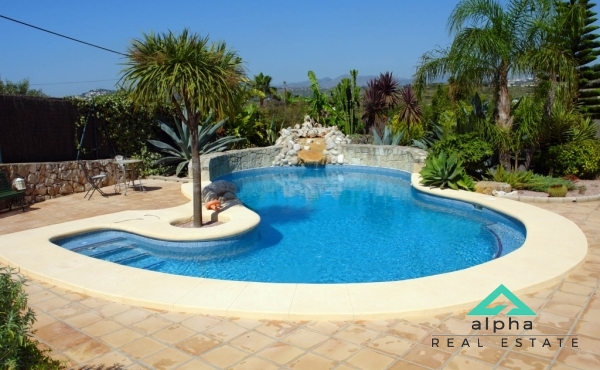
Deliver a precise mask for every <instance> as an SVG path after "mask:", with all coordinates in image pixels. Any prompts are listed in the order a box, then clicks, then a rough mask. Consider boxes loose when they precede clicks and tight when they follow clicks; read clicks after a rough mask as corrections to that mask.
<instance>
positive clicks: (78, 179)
mask: <svg viewBox="0 0 600 370" xmlns="http://www.w3.org/2000/svg"><path fill="white" fill-rule="evenodd" d="M85 162H86V163H87V167H88V169H91V171H90V175H98V174H100V173H105V174H106V175H107V176H106V178H105V179H104V180H103V182H102V186H109V185H113V184H114V183H115V178H114V175H113V166H112V164H111V163H112V160H110V159H105V160H96V161H85ZM0 171H3V172H4V173H6V175H7V176H8V179H9V180H10V182H11V183H12V181H13V180H14V179H15V178H17V177H20V178H23V179H25V184H26V186H27V187H26V189H25V201H26V202H27V203H30V204H32V203H38V202H43V201H44V200H47V199H51V198H56V197H60V196H64V195H69V194H73V193H81V192H83V191H88V190H89V188H90V185H89V184H88V182H87V179H86V178H85V175H84V173H83V171H82V170H81V169H80V168H79V165H78V162H76V161H72V162H54V163H15V164H0ZM3 206H4V204H2V201H0V209H1V208H2V207H3Z"/></svg>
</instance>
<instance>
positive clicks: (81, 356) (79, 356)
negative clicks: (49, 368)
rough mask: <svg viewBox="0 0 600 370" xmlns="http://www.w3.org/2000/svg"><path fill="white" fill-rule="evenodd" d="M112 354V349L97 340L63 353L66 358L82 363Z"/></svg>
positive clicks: (86, 342)
mask: <svg viewBox="0 0 600 370" xmlns="http://www.w3.org/2000/svg"><path fill="white" fill-rule="evenodd" d="M108 352H110V348H109V347H107V346H106V345H104V344H103V343H100V342H99V341H96V340H88V341H85V342H84V343H83V344H81V345H80V346H77V347H72V348H69V349H67V350H66V351H64V352H63V354H65V355H66V356H68V357H70V358H72V359H73V360H75V361H77V362H79V363H82V362H86V361H89V360H91V359H93V358H94V357H98V356H100V355H104V354H106V353H108Z"/></svg>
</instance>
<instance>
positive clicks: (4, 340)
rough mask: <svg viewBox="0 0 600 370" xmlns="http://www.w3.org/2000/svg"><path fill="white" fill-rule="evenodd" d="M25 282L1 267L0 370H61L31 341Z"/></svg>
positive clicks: (30, 323) (58, 365)
mask: <svg viewBox="0 0 600 370" xmlns="http://www.w3.org/2000/svg"><path fill="white" fill-rule="evenodd" d="M25 282H26V280H25V279H23V278H22V277H19V276H16V275H15V274H14V270H13V269H8V268H6V267H0V369H10V370H13V369H14V370H20V369H23V370H25V369H62V368H63V366H62V365H61V363H60V362H59V361H56V360H53V359H51V358H50V357H48V356H47V351H42V350H40V349H38V348H37V345H38V342H37V341H35V340H33V339H32V338H31V335H32V329H31V326H32V325H33V323H34V322H35V313H34V312H33V310H32V309H31V308H29V307H27V293H25V291H24V290H23V285H24V284H25Z"/></svg>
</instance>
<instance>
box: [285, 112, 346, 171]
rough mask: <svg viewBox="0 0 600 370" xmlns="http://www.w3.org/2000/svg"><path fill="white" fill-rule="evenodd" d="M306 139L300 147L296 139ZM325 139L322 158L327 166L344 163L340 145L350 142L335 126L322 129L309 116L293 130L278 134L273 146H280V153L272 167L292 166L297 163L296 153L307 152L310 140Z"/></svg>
mask: <svg viewBox="0 0 600 370" xmlns="http://www.w3.org/2000/svg"><path fill="white" fill-rule="evenodd" d="M300 138H307V139H308V140H306V144H305V145H301V144H300V143H298V139H300ZM316 138H323V139H325V149H324V150H323V155H324V158H325V160H326V162H327V164H338V163H339V164H342V163H344V155H343V154H342V150H341V145H342V144H350V143H351V141H350V139H349V138H347V137H346V135H344V134H343V133H342V132H341V131H340V130H339V129H338V128H337V126H331V127H323V126H322V125H321V124H320V123H317V122H315V120H314V119H311V118H310V117H309V116H305V117H304V122H303V123H302V125H299V124H297V125H296V126H295V127H294V128H291V127H288V128H284V129H282V130H281V131H280V133H279V138H278V139H277V141H276V142H275V145H282V146H283V147H282V148H281V151H280V152H279V154H277V156H276V157H275V160H274V161H273V166H286V165H287V166H294V165H297V164H298V163H299V159H298V152H300V151H302V150H308V149H309V148H310V144H311V142H312V140H311V139H316Z"/></svg>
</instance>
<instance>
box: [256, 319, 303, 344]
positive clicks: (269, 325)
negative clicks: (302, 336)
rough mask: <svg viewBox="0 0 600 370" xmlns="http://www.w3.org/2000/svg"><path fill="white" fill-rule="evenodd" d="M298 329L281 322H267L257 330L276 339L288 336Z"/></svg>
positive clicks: (295, 326)
mask: <svg viewBox="0 0 600 370" xmlns="http://www.w3.org/2000/svg"><path fill="white" fill-rule="evenodd" d="M296 329H298V326H297V325H292V324H289V323H287V322H285V321H279V320H270V321H267V322H266V323H264V324H262V325H261V326H259V327H257V328H256V330H257V331H259V332H261V333H263V334H265V335H268V336H270V337H272V338H276V339H279V338H281V337H283V336H286V335H288V334H290V333H291V332H293V331H294V330H296Z"/></svg>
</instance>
